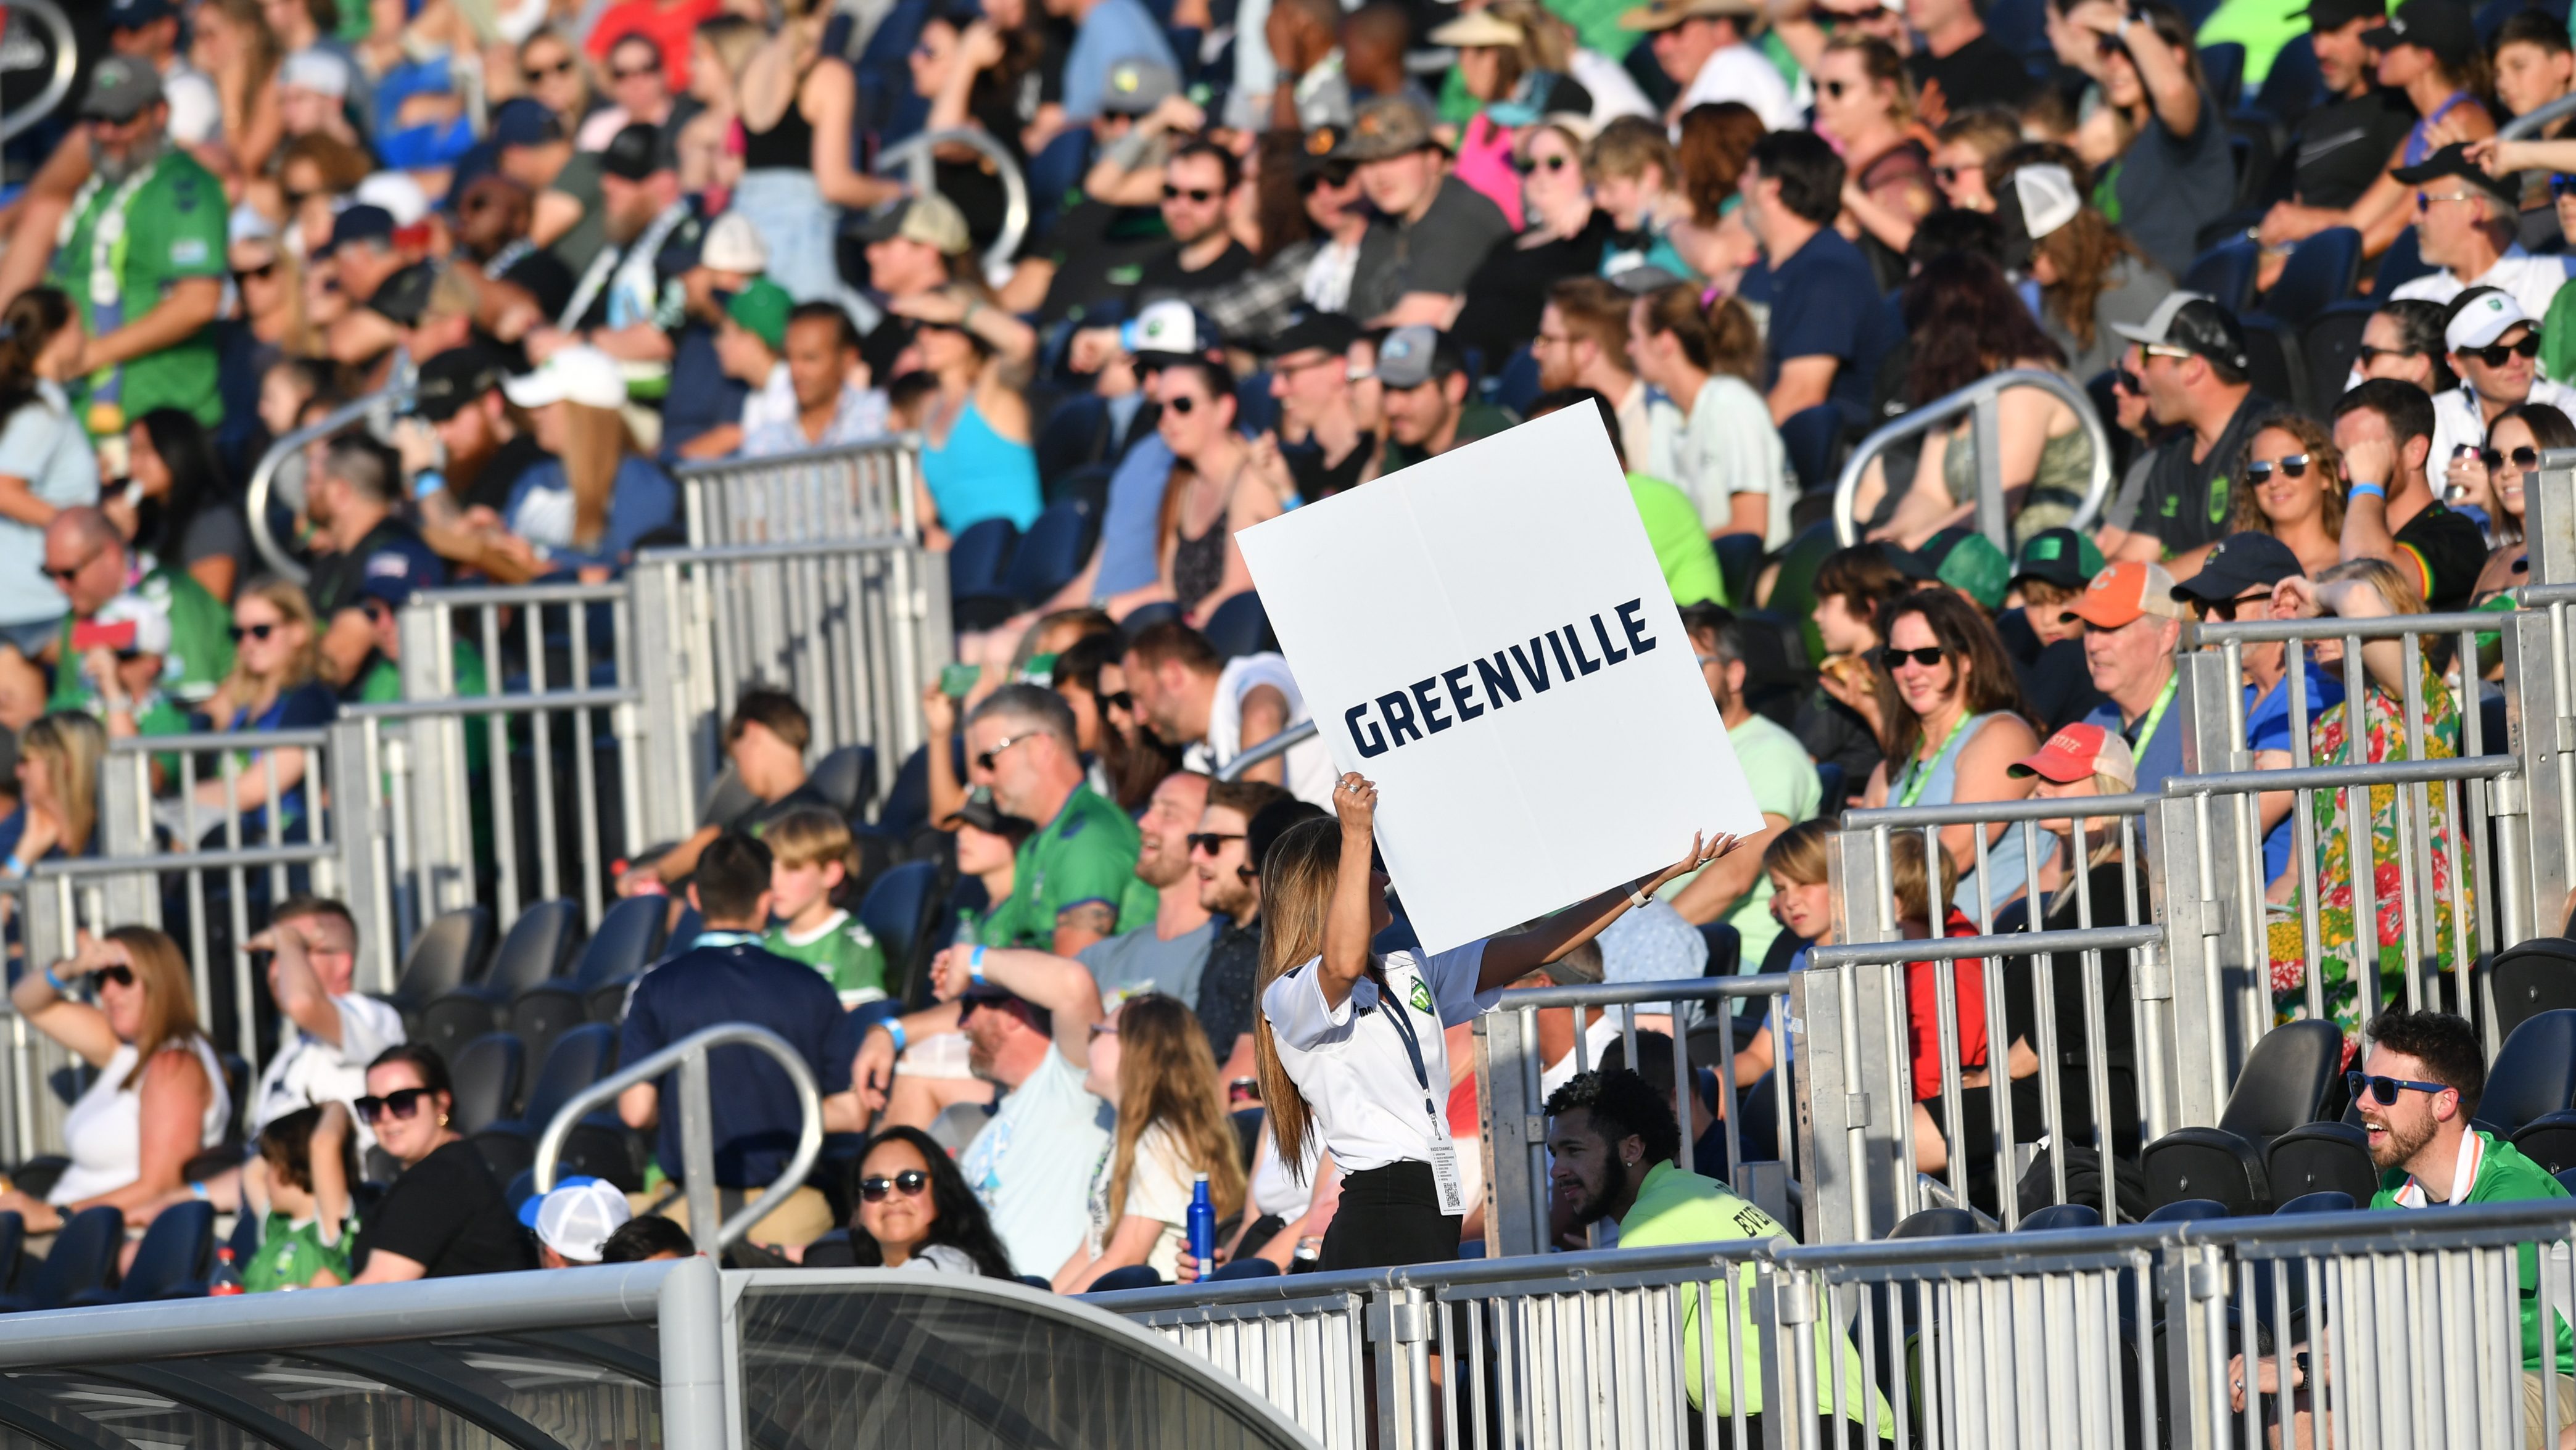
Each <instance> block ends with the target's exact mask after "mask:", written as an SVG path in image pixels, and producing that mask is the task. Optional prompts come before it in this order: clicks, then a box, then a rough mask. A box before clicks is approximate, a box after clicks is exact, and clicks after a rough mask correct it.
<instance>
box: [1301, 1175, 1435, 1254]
mask: <svg viewBox="0 0 2576 1450" xmlns="http://www.w3.org/2000/svg"><path fill="white" fill-rule="evenodd" d="M1463 1223H1464V1220H1462V1219H1461V1218H1460V1217H1459V1216H1458V1215H1457V1214H1454V1213H1442V1212H1441V1211H1440V1185H1439V1183H1438V1182H1437V1181H1436V1180H1435V1179H1434V1178H1433V1177H1432V1175H1431V1165H1430V1164H1428V1163H1419V1162H1414V1161H1412V1160H1409V1159H1408V1160H1405V1161H1401V1162H1396V1163H1389V1164H1387V1165H1386V1166H1385V1167H1383V1168H1370V1169H1365V1170H1363V1171H1361V1172H1358V1173H1353V1174H1351V1175H1350V1176H1348V1177H1346V1178H1344V1179H1343V1180H1342V1203H1341V1207H1339V1208H1337V1209H1335V1210H1334V1211H1333V1226H1332V1227H1331V1228H1328V1229H1326V1230H1324V1256H1323V1260H1322V1262H1321V1263H1320V1264H1319V1265H1318V1267H1319V1268H1322V1269H1324V1270H1326V1271H1328V1272H1329V1271H1331V1270H1334V1269H1382V1268H1389V1267H1392V1266H1395V1265H1398V1264H1445V1263H1449V1262H1451V1261H1452V1260H1455V1259H1456V1258H1457V1257H1458V1233H1459V1230H1460V1228H1461V1226H1462V1225H1463Z"/></svg>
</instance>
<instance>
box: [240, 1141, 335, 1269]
mask: <svg viewBox="0 0 2576 1450" xmlns="http://www.w3.org/2000/svg"><path fill="white" fill-rule="evenodd" d="M357 1177H358V1155H357V1150H356V1140H355V1137H354V1135H353V1134H352V1133H351V1131H350V1122H349V1109H348V1106H347V1105H346V1104H344V1103H339V1102H328V1103H324V1104H322V1105H321V1106H320V1107H315V1108H299V1109H297V1110H296V1111H294V1112H291V1113H288V1114H286V1115H285V1116H284V1117H281V1118H279V1119H277V1120H276V1121H274V1122H272V1123H270V1124H269V1125H268V1126H267V1127H265V1128H262V1129H261V1130H260V1134H259V1161H258V1164H257V1165H256V1167H255V1168H254V1169H253V1170H252V1171H250V1172H246V1173H244V1174H243V1175H242V1193H243V1196H244V1197H245V1198H247V1199H248V1200H249V1201H248V1203H247V1204H245V1205H244V1206H245V1207H246V1208H247V1209H248V1210H249V1211H250V1212H252V1213H256V1214H258V1215H260V1219H261V1223H260V1237H259V1248H258V1249H257V1250H255V1251H254V1252H253V1253H252V1254H251V1256H250V1262H248V1263H246V1264H243V1265H242V1266H241V1276H242V1287H243V1288H244V1289H247V1290H249V1291H250V1292H251V1293H254V1294H263V1293H266V1292H268V1291H270V1290H272V1289H318V1288H323V1287H327V1286H329V1285H333V1284H345V1283H348V1282H349V1280H350V1279H351V1278H353V1277H355V1276H354V1275H353V1274H351V1273H350V1271H349V1248H350V1245H352V1244H354V1243H356V1242H357V1240H358V1220H357V1218H356V1216H355V1215H353V1214H352V1213H351V1212H350V1198H349V1185H350V1184H351V1183H354V1182H356V1181H357Z"/></svg>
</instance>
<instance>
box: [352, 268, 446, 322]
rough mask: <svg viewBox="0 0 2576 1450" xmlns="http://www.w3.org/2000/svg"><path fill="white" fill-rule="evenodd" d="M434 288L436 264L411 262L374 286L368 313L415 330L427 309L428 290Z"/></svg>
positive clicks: (436, 274)
mask: <svg viewBox="0 0 2576 1450" xmlns="http://www.w3.org/2000/svg"><path fill="white" fill-rule="evenodd" d="M437 285H438V267H437V264H435V263H432V262H414V263H412V264H411V265H410V266H408V267H405V268H403V269H402V270H401V271H399V272H396V273H394V274H393V275H392V276H390V277H387V278H386V279H385V280H384V281H383V282H381V283H379V284H377V286H376V293H375V295H374V296H372V297H370V298H368V299H367V310H368V311H369V312H373V313H375V314H376V315H377V316H379V317H383V318H385V319H387V320H389V321H391V322H392V323H393V324H394V325H395V326H397V327H418V326H419V325H420V316H421V314H422V313H423V312H426V311H428V310H429V293H430V289H431V288H433V287H436V286H437Z"/></svg>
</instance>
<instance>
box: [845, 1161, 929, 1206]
mask: <svg viewBox="0 0 2576 1450" xmlns="http://www.w3.org/2000/svg"><path fill="white" fill-rule="evenodd" d="M929 1187H930V1175H929V1174H927V1173H924V1172H922V1171H921V1170H920V1169H918V1168H907V1169H905V1170H903V1171H902V1172H901V1173H898V1174H896V1175H895V1176H893V1177H892V1178H887V1177H884V1176H882V1175H879V1176H877V1177H874V1178H862V1179H860V1180H859V1197H861V1198H863V1199H866V1200H867V1201H868V1202H870V1203H883V1202H885V1199H886V1195H887V1194H889V1193H894V1192H898V1191H900V1192H901V1193H902V1194H903V1196H904V1197H906V1198H919V1197H920V1196H921V1195H922V1192H923V1190H925V1189H927V1188H929Z"/></svg>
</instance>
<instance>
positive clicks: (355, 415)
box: [242, 388, 412, 584]
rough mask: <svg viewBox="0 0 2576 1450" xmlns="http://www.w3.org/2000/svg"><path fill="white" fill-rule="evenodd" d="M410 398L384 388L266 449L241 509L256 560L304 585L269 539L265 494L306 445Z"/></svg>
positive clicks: (298, 568)
mask: <svg viewBox="0 0 2576 1450" xmlns="http://www.w3.org/2000/svg"><path fill="white" fill-rule="evenodd" d="M411 395H412V390H411V389H409V388H387V389H385V390H384V391H382V392H377V393H369V394H367V395H366V396H365V397H363V398H358V399H356V400H354V401H351V402H347V403H343V404H341V405H340V406H339V407H337V408H334V409H332V410H331V412H330V413H328V414H327V415H325V416H324V417H323V418H321V419H320V420H319V421H317V422H312V423H307V424H305V425H304V426H303V427H301V428H298V429H296V430H295V431H294V432H292V433H289V434H287V435H286V436H285V437H283V438H280V439H278V440H277V441H276V442H274V443H271V444H270V445H268V451H267V452H266V453H263V454H261V455H260V456H259V466H258V467H257V468H254V469H252V470H251V475H250V489H249V492H248V495H247V497H246V499H245V501H244V503H243V505H242V509H243V512H245V513H247V514H249V515H250V541H251V544H252V545H253V546H254V547H256V548H257V549H258V550H259V556H260V557H261V558H262V559H265V560H267V561H268V567H269V568H270V569H272V570H274V571H276V573H277V574H278V575H280V576H281V577H283V578H286V579H291V580H293V581H294V582H296V583H298V584H301V583H303V582H304V580H305V576H306V575H307V574H309V573H310V572H311V571H310V570H308V569H306V568H305V567H304V566H303V565H301V564H299V563H297V562H295V556H294V555H292V554H289V553H287V552H286V550H285V548H284V547H283V546H281V545H280V544H279V543H278V542H277V540H276V539H274V538H272V537H270V535H269V532H268V491H269V489H270V487H271V486H272V485H273V484H274V483H275V482H276V479H277V470H278V469H279V468H280V467H282V466H284V464H285V462H286V460H287V459H289V458H292V457H293V456H295V455H296V454H297V453H300V452H302V451H303V449H304V445H305V444H307V443H310V442H312V441H313V440H315V439H317V438H328V437H330V436H332V435H333V434H335V433H338V432H340V431H341V430H342V429H344V428H346V427H348V426H349V425H350V424H352V423H356V422H361V421H364V420H365V419H366V418H367V417H368V416H369V415H371V414H374V413H377V412H379V411H390V410H391V409H394V408H400V407H404V406H406V405H408V404H409V403H410V402H411Z"/></svg>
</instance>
